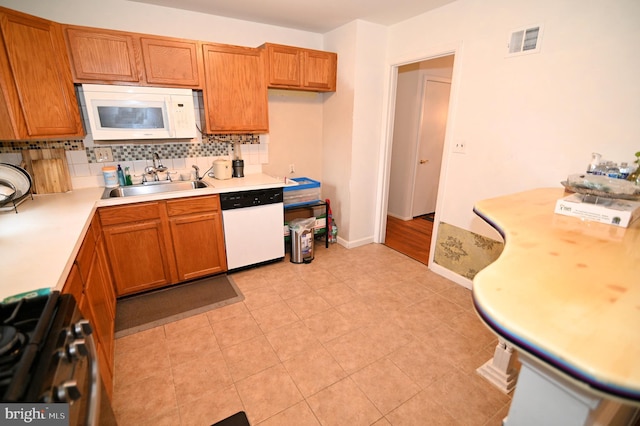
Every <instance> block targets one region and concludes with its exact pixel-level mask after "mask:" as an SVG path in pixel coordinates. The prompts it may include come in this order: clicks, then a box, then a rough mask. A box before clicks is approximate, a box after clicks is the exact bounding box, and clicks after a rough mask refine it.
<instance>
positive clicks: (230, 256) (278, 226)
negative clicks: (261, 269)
mask: <svg viewBox="0 0 640 426" xmlns="http://www.w3.org/2000/svg"><path fill="white" fill-rule="evenodd" d="M220 207H221V209H222V224H223V226H224V245H225V249H226V251H227V268H228V269H229V270H233V269H238V268H244V267H246V266H251V265H255V264H259V263H264V262H269V261H273V260H281V259H283V258H284V233H283V227H284V205H283V197H282V188H271V189H259V190H253V191H239V192H227V193H222V194H220Z"/></svg>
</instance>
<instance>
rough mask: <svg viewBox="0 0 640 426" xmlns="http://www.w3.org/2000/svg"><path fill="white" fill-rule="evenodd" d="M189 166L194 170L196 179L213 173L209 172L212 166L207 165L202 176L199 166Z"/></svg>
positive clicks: (211, 175)
mask: <svg viewBox="0 0 640 426" xmlns="http://www.w3.org/2000/svg"><path fill="white" fill-rule="evenodd" d="M191 167H193V168H194V169H195V170H196V180H202V178H203V177H205V176H209V177H213V174H211V173H209V172H210V171H211V169H213V166H211V167H209V168H208V169H207V171H206V172H204V174H203V175H202V176H200V167H198V166H196V165H195V164H193V165H192V166H191Z"/></svg>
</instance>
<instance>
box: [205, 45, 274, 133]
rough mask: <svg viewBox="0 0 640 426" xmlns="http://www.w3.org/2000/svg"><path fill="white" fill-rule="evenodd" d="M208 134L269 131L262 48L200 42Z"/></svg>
mask: <svg viewBox="0 0 640 426" xmlns="http://www.w3.org/2000/svg"><path fill="white" fill-rule="evenodd" d="M203 52H204V72H205V84H204V93H203V95H204V102H205V117H206V131H207V133H266V132H267V131H268V130H269V117H268V112H267V110H268V108H267V83H266V79H265V56H264V50H262V49H255V48H249V47H240V46H230V45H224V44H213V43H207V44H203Z"/></svg>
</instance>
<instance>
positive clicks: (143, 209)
mask: <svg viewBox="0 0 640 426" xmlns="http://www.w3.org/2000/svg"><path fill="white" fill-rule="evenodd" d="M98 212H99V214H100V221H101V222H102V226H109V225H117V224H119V223H130V222H138V221H144V220H149V219H158V218H160V214H161V213H160V203H156V202H151V203H136V204H128V205H126V206H117V207H102V208H100V210H98Z"/></svg>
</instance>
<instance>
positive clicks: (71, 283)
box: [62, 263, 84, 303]
mask: <svg viewBox="0 0 640 426" xmlns="http://www.w3.org/2000/svg"><path fill="white" fill-rule="evenodd" d="M83 288H84V283H83V282H82V278H81V277H80V270H79V269H78V265H76V264H75V263H74V264H73V265H72V266H71V271H70V272H69V276H68V277H67V280H66V281H65V283H64V287H63V288H62V294H71V295H72V296H73V298H74V299H75V300H76V302H77V303H80V300H81V299H82V292H83Z"/></svg>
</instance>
